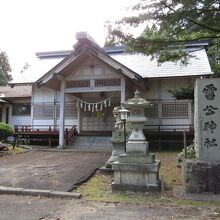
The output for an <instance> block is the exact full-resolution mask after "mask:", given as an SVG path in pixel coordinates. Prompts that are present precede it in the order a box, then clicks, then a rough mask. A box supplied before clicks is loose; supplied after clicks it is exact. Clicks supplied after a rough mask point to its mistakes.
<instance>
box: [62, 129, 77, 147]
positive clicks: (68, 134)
mask: <svg viewBox="0 0 220 220" xmlns="http://www.w3.org/2000/svg"><path fill="white" fill-rule="evenodd" d="M77 133H78V132H77V129H76V125H74V126H73V127H72V128H71V129H70V130H68V128H66V130H65V145H68V144H69V142H70V140H71V139H72V137H73V136H74V135H76V134H77Z"/></svg>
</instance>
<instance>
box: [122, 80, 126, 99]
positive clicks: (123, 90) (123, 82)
mask: <svg viewBox="0 0 220 220" xmlns="http://www.w3.org/2000/svg"><path fill="white" fill-rule="evenodd" d="M125 88H126V85H125V79H124V78H121V103H123V102H125Z"/></svg>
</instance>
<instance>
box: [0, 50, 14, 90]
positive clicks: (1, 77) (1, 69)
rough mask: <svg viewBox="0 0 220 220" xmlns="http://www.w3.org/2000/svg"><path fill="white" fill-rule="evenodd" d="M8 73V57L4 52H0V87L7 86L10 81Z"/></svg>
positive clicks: (9, 69)
mask: <svg viewBox="0 0 220 220" xmlns="http://www.w3.org/2000/svg"><path fill="white" fill-rule="evenodd" d="M10 72H11V67H10V65H9V60H8V56H7V54H6V53H5V52H4V51H0V86H4V85H7V84H8V83H9V82H10V81H11V80H12V76H11V75H10Z"/></svg>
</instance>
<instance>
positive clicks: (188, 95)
mask: <svg viewBox="0 0 220 220" xmlns="http://www.w3.org/2000/svg"><path fill="white" fill-rule="evenodd" d="M168 92H169V93H171V94H172V95H173V97H175V98H176V99H177V100H183V99H190V100H194V89H193V88H191V87H187V88H180V89H168Z"/></svg>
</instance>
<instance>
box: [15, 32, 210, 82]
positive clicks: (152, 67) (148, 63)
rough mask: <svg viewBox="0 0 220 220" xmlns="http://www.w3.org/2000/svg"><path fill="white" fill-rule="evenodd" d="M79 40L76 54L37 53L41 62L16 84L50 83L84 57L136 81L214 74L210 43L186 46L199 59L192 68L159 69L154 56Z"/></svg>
mask: <svg viewBox="0 0 220 220" xmlns="http://www.w3.org/2000/svg"><path fill="white" fill-rule="evenodd" d="M76 38H77V40H78V42H77V43H76V44H75V45H74V48H73V50H63V51H52V52H51V51H50V52H40V53H36V56H37V58H38V59H36V60H35V61H34V62H33V63H31V66H30V67H29V68H28V69H27V70H25V71H24V73H21V74H19V75H17V77H18V76H19V78H17V79H16V78H15V77H14V80H13V83H16V82H18V83H19V82H37V83H40V82H43V81H44V82H46V81H47V80H49V79H52V78H53V77H54V75H56V74H58V73H60V72H61V71H62V70H63V69H64V68H67V67H68V65H70V64H71V63H74V62H77V60H80V59H82V58H83V56H93V57H95V58H97V59H99V60H100V61H101V62H104V63H105V64H107V65H109V66H111V67H112V68H114V69H115V70H116V71H120V72H121V74H124V75H125V76H127V77H129V78H132V79H140V78H158V77H159V78H162V77H179V76H183V77H185V76H206V75H210V74H212V71H211V68H210V64H209V60H208V57H207V54H206V51H205V49H204V47H205V46H206V45H207V42H194V43H191V44H188V45H186V50H187V51H190V52H191V54H192V55H195V58H190V60H189V65H187V66H182V65H181V64H180V63H179V62H178V63H177V64H175V63H173V62H165V63H163V64H161V65H158V64H157V60H156V59H154V60H151V56H146V55H143V54H139V53H132V54H130V53H127V52H126V51H125V48H124V47H123V46H113V47H104V48H101V47H100V46H99V45H98V44H97V43H96V42H95V41H94V40H93V39H92V38H91V37H90V36H89V35H88V34H87V33H85V32H79V33H77V34H76Z"/></svg>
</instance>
